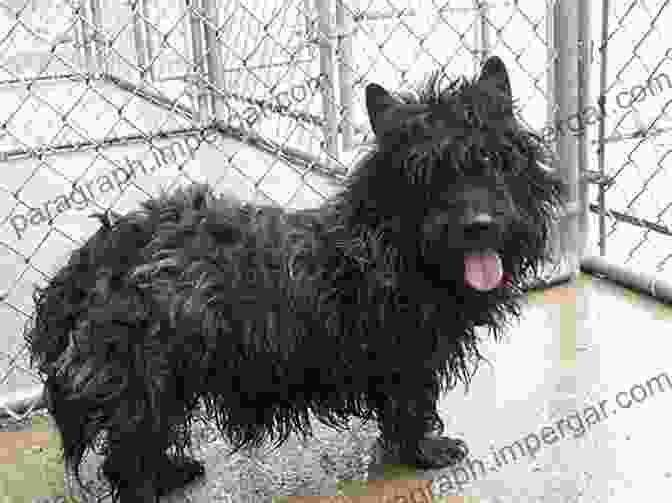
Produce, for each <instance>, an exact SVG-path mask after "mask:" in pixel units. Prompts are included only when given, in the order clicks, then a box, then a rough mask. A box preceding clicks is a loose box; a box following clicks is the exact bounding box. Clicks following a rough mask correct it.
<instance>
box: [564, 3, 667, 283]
mask: <svg viewBox="0 0 672 503" xmlns="http://www.w3.org/2000/svg"><path fill="white" fill-rule="evenodd" d="M593 8H594V10H595V11H596V12H595V16H594V19H595V21H596V22H595V23H594V25H595V26H594V33H595V38H594V40H595V42H596V43H595V44H594V51H593V54H594V65H595V69H596V72H595V73H596V74H598V75H599V78H596V79H594V81H593V84H594V86H593V89H592V90H593V95H594V96H596V97H597V99H596V100H595V102H594V103H591V104H590V105H589V106H588V107H587V108H586V109H584V111H582V112H581V113H580V114H579V115H578V117H575V118H576V119H577V120H575V121H574V123H573V125H572V124H570V123H571V121H568V123H567V124H566V125H565V127H566V128H569V127H570V126H571V127H573V128H575V129H577V128H578V129H580V130H584V129H585V131H586V132H587V135H588V136H589V137H590V140H591V143H592V146H593V148H592V150H591V159H590V161H591V163H590V167H591V168H592V170H594V172H593V173H592V175H594V176H593V180H594V181H595V182H596V183H595V184H593V185H591V186H590V191H589V210H590V211H591V212H592V213H593V215H592V217H591V228H592V230H593V232H592V235H591V243H590V244H591V248H592V251H593V252H594V253H599V254H600V255H606V256H607V257H609V258H610V259H611V260H612V261H614V262H617V263H622V264H627V265H629V266H630V267H632V268H634V269H637V270H641V271H644V272H647V273H654V274H657V275H658V276H659V277H663V278H664V279H666V280H670V279H672V223H671V218H672V197H671V196H670V190H669V188H670V187H671V186H672V170H671V169H670V162H671V160H670V158H669V156H670V153H671V152H672V136H671V135H670V133H671V132H672V128H671V127H670V126H672V123H670V119H672V116H671V115H670V110H669V109H668V106H669V105H670V103H671V102H672V64H671V63H672V46H671V45H670V43H669V41H670V39H669V37H666V36H665V30H666V27H668V26H669V25H670V23H671V22H672V7H670V2H669V1H667V0H659V1H647V2H641V1H603V2H595V3H594V6H593Z"/></svg>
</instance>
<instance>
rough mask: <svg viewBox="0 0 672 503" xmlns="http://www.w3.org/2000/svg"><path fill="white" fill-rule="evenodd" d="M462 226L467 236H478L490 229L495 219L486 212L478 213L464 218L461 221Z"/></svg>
mask: <svg viewBox="0 0 672 503" xmlns="http://www.w3.org/2000/svg"><path fill="white" fill-rule="evenodd" d="M462 224H463V226H464V233H465V235H466V236H467V237H478V236H479V235H482V234H484V233H487V232H488V231H490V230H491V229H492V228H493V227H494V225H495V219H494V218H492V216H491V215H489V214H487V213H479V214H477V215H473V216H471V217H469V218H465V219H464V220H463V222H462Z"/></svg>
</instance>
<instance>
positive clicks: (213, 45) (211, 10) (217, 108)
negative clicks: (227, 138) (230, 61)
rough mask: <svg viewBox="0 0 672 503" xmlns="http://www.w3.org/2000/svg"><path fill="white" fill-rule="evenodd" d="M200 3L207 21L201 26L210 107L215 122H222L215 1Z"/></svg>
mask: <svg viewBox="0 0 672 503" xmlns="http://www.w3.org/2000/svg"><path fill="white" fill-rule="evenodd" d="M201 1H202V2H203V15H204V16H205V18H206V19H207V20H208V22H207V23H204V24H203V29H204V32H205V37H204V40H205V57H206V67H207V68H206V71H207V76H208V80H209V81H210V83H211V84H212V86H213V88H212V89H210V106H211V107H212V108H211V110H212V111H213V113H214V114H215V118H216V119H217V120H222V118H223V117H224V116H225V115H224V114H223V109H224V105H225V104H224V102H223V101H222V100H223V99H224V98H223V96H220V94H221V92H222V90H223V89H224V77H223V74H222V69H223V68H224V63H223V61H222V52H221V47H220V45H219V43H218V41H217V27H219V15H218V12H217V0H201ZM213 27H214V28H213ZM227 118H228V114H227Z"/></svg>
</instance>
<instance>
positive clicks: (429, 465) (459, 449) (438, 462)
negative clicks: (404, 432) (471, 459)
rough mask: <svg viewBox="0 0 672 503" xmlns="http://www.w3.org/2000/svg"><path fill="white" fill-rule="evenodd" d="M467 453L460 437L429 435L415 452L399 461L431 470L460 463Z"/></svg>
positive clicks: (465, 445) (467, 450)
mask: <svg viewBox="0 0 672 503" xmlns="http://www.w3.org/2000/svg"><path fill="white" fill-rule="evenodd" d="M467 454H469V449H468V448H467V444H466V443H464V442H463V441H462V440H460V439H457V438H450V437H430V438H424V439H422V440H421V441H420V443H419V444H418V449H417V452H416V453H414V454H413V455H411V456H408V457H407V458H406V457H405V458H406V459H403V458H402V460H401V461H402V462H403V463H404V464H409V465H412V466H415V467H416V468H418V469H420V470H433V469H439V468H445V467H446V466H453V465H456V464H458V463H461V462H462V460H463V459H464V458H465V457H466V456H467Z"/></svg>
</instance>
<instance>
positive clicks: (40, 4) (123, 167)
mask: <svg viewBox="0 0 672 503" xmlns="http://www.w3.org/2000/svg"><path fill="white" fill-rule="evenodd" d="M551 12H552V4H551V3H546V2H538V1H532V0H525V1H506V0H496V1H494V0H493V1H491V2H484V1H467V0H463V1H446V0H442V1H439V0H405V1H403V2H402V1H401V0H398V1H395V2H392V1H387V0H375V1H367V0H347V1H346V0H228V1H226V2H225V1H223V0H183V1H177V0H171V1H168V0H160V1H159V0H133V1H127V2H118V1H116V0H81V1H76V0H0V96H1V99H2V103H3V107H2V108H1V109H0V166H1V167H2V173H3V176H2V177H0V218H2V226H0V247H1V250H0V254H1V255H0V256H1V257H2V261H1V262H0V267H1V269H0V281H1V284H0V299H1V300H2V303H1V307H0V309H2V313H1V314H0V316H2V321H3V323H4V326H5V327H6V330H5V331H4V334H5V335H4V336H3V337H2V338H0V396H5V397H7V396H8V397H10V398H9V399H8V403H12V404H23V403H25V404H28V405H30V406H32V405H34V404H35V403H36V402H35V401H34V397H35V396H36V393H39V383H38V381H37V380H36V377H35V376H34V375H33V373H32V372H31V371H30V369H29V366H28V359H27V354H26V350H25V348H24V347H23V340H22V328H23V326H24V324H25V322H26V320H27V318H28V317H29V316H31V314H32V299H31V293H32V290H33V285H34V284H35V283H37V284H43V283H44V282H45V281H46V280H47V279H48V278H49V277H50V276H51V275H52V274H53V272H54V271H55V270H56V269H57V268H58V267H59V266H61V265H62V264H63V263H64V261H65V260H66V258H67V256H68V255H69V254H70V253H71V251H72V250H73V249H74V248H76V247H78V246H80V245H81V244H82V243H83V240H84V239H86V238H87V237H88V236H90V235H91V234H92V233H93V232H94V231H95V230H96V228H97V226H98V223H97V222H98V221H97V220H96V219H92V218H89V216H90V215H91V214H92V213H101V212H105V211H112V212H117V213H123V212H126V211H129V210H131V209H133V208H136V207H137V205H138V203H139V202H140V201H141V200H143V199H145V198H147V197H148V196H150V195H154V194H156V193H157V192H158V190H159V189H160V188H168V189H170V188H173V187H175V186H177V185H183V184H186V183H189V182H192V181H207V182H209V183H210V184H211V185H213V186H214V188H215V190H216V191H219V192H225V193H227V192H228V193H232V194H235V195H236V196H237V197H239V198H241V199H244V200H248V201H253V202H270V203H273V204H278V205H282V206H284V207H287V208H302V207H309V206H314V205H317V204H319V203H320V202H321V201H323V200H324V198H325V197H327V196H328V195H329V194H331V193H332V192H333V190H334V189H335V188H336V187H337V186H338V185H339V183H341V181H342V178H343V176H344V174H345V173H346V172H347V169H348V166H350V165H351V164H352V162H353V160H355V159H356V158H357V157H358V156H359V155H361V153H362V152H363V151H364V150H366V148H367V145H368V144H369V143H370V141H371V137H370V132H369V126H368V123H367V119H366V117H365V113H364V106H363V94H364V87H365V85H366V84H367V83H368V82H371V81H374V82H377V83H380V84H382V85H383V86H385V87H387V88H388V89H390V90H397V89H403V88H408V87H409V86H412V85H413V84H415V83H417V81H418V80H420V79H422V78H423V77H425V76H426V75H427V73H428V72H430V71H433V70H437V69H442V70H443V71H444V72H445V73H447V74H448V75H451V76H457V75H461V74H467V75H473V74H474V72H475V71H476V70H477V69H478V68H479V66H480V64H481V62H482V61H483V59H484V57H485V56H486V55H488V54H492V53H494V54H497V55H499V56H500V57H502V59H504V61H505V62H506V64H507V66H508V68H509V71H510V74H511V78H512V84H513V88H514V94H515V96H516V97H517V100H518V109H519V111H520V115H521V117H523V118H524V120H525V121H526V122H527V123H528V125H530V126H531V127H534V128H536V129H538V130H541V129H542V128H543V127H544V125H545V124H547V122H548V118H549V117H555V116H556V115H557V113H558V110H557V109H556V108H557V107H555V106H554V98H553V96H554V92H553V89H552V87H553V85H554V84H553V82H555V81H554V80H553V79H552V75H551V73H552V72H551V69H552V67H553V62H554V58H556V52H554V50H553V48H552V47H551V45H552V44H550V43H549V40H550V38H549V20H550V16H551V14H550V13H551ZM610 155H612V154H611V153H610ZM660 159H661V162H662V160H663V158H662V157H661V158H660ZM612 168H615V165H613V166H612ZM625 171H626V170H623V171H622V172H625ZM611 172H612V173H614V174H617V176H622V177H623V179H625V177H626V176H629V175H621V172H620V171H618V170H616V169H613V170H611ZM661 196H662V194H661ZM647 236H648V234H647ZM36 389H37V390H38V391H35V390H36ZM24 397H25V399H24ZM17 407H18V405H17V406H16V407H15V406H11V407H6V410H5V411H4V412H6V413H8V414H10V415H16V414H18V413H20V412H21V413H22V412H23V408H22V409H21V410H19V409H18V408H17ZM29 408H30V407H29Z"/></svg>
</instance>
